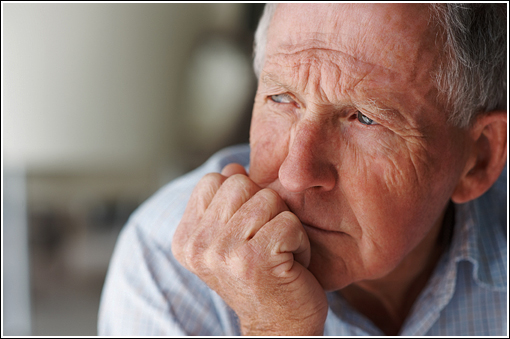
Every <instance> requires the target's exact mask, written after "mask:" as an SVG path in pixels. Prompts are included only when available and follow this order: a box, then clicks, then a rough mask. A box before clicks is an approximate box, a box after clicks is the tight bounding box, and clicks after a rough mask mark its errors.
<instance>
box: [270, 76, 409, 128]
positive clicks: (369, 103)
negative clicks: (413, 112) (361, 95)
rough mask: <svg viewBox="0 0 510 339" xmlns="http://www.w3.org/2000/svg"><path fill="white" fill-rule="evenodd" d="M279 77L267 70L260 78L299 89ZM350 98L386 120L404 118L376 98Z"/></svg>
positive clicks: (281, 85)
mask: <svg viewBox="0 0 510 339" xmlns="http://www.w3.org/2000/svg"><path fill="white" fill-rule="evenodd" d="M277 78H278V77H277V75H275V74H274V73H270V72H265V73H263V75H262V76H261V78H260V79H261V81H262V82H263V83H264V84H266V85H269V86H277V87H279V88H282V89H285V90H288V91H291V92H296V91H297V90H296V88H295V87H293V86H290V85H286V84H283V83H281V82H280V81H278V79H277ZM349 100H350V101H351V103H352V105H353V106H355V107H358V108H364V109H366V110H368V111H369V112H371V113H374V114H376V115H378V116H380V117H381V118H383V119H384V120H387V121H390V120H395V119H401V118H403V116H402V114H401V113H400V111H399V110H398V109H395V108H390V107H387V106H384V105H381V104H380V103H378V102H377V100H375V99H374V98H365V99H362V100H357V99H353V98H350V99H349Z"/></svg>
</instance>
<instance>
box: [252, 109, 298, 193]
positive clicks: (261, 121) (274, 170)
mask: <svg viewBox="0 0 510 339" xmlns="http://www.w3.org/2000/svg"><path fill="white" fill-rule="evenodd" d="M290 129H291V126H290V123H289V122H286V121H285V120H283V119H276V118H274V117H272V118H268V117H264V116H262V114H259V113H258V112H257V109H255V110H254V113H253V118H252V122H251V129H250V148H251V153H250V178H251V179H252V180H253V181H254V182H255V183H257V184H258V185H259V186H261V187H266V186H268V185H269V184H270V183H272V182H274V181H275V180H277V179H278V171H279V169H280V165H281V164H282V163H283V161H284V160H285V156H286V154H287V150H288V142H289V138H290Z"/></svg>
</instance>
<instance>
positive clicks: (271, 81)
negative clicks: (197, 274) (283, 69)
mask: <svg viewBox="0 0 510 339" xmlns="http://www.w3.org/2000/svg"><path fill="white" fill-rule="evenodd" d="M260 80H261V81H262V82H263V83H264V84H266V85H273V86H274V85H276V86H278V87H281V88H283V89H286V90H289V91H293V92H295V91H297V89H296V88H295V87H294V86H290V85H285V84H283V83H281V82H280V81H278V79H277V76H276V75H275V74H273V73H269V72H264V73H263V75H262V76H261V78H260Z"/></svg>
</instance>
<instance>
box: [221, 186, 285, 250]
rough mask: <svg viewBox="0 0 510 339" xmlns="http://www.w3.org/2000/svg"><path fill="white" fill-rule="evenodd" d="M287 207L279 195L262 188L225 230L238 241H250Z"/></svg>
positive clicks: (236, 214)
mask: <svg viewBox="0 0 510 339" xmlns="http://www.w3.org/2000/svg"><path fill="white" fill-rule="evenodd" d="M288 210H289V209H288V207H287V205H286V204H285V202H284V201H283V199H282V198H281V197H280V195H279V194H278V193H277V192H276V191H274V190H272V189H270V188H264V189H261V190H260V191H258V192H257V193H255V195H254V196H253V197H252V198H251V199H249V200H248V201H247V202H245V203H244V204H243V205H242V206H241V208H239V210H237V212H235V214H234V215H233V216H232V218H231V219H230V221H229V222H228V225H227V229H228V231H229V232H231V233H233V234H234V237H235V238H236V239H239V240H250V239H251V238H252V237H253V236H254V235H255V233H257V231H258V230H259V229H260V228H261V227H262V226H264V225H265V224H266V223H267V222H269V221H270V220H272V219H273V218H274V217H276V216H277V215H278V214H280V213H281V212H283V211H288Z"/></svg>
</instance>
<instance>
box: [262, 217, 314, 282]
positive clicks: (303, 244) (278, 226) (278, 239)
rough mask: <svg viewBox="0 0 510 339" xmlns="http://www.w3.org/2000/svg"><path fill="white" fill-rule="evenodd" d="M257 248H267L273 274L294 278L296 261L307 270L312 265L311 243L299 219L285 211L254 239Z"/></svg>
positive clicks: (267, 224) (266, 225)
mask: <svg viewBox="0 0 510 339" xmlns="http://www.w3.org/2000/svg"><path fill="white" fill-rule="evenodd" d="M252 241H253V242H255V243H256V246H257V248H265V249H266V251H267V252H268V253H270V255H271V257H270V258H269V262H270V263H271V266H272V269H273V273H274V274H276V275H278V276H287V277H289V278H291V277H292V275H293V273H295V271H294V272H293V269H294V261H296V262H298V263H300V264H301V265H302V266H304V267H305V268H307V267H308V265H309V264H310V254H311V252H310V241H309V239H308V236H307V234H306V232H305V230H304V228H303V225H302V224H301V221H300V220H299V219H298V217H297V216H296V215H295V214H293V213H291V212H289V211H284V212H282V213H280V214H278V215H277V216H276V217H274V218H273V219H272V220H271V221H269V222H268V223H266V224H265V225H264V226H263V227H262V228H261V229H260V230H259V231H258V232H257V233H256V234H255V236H254V237H253V238H252Z"/></svg>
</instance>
